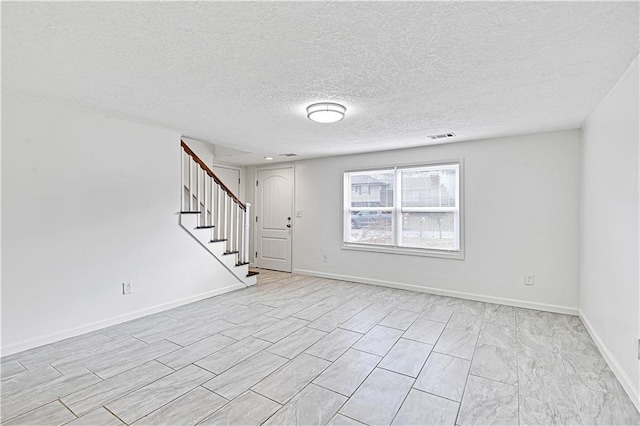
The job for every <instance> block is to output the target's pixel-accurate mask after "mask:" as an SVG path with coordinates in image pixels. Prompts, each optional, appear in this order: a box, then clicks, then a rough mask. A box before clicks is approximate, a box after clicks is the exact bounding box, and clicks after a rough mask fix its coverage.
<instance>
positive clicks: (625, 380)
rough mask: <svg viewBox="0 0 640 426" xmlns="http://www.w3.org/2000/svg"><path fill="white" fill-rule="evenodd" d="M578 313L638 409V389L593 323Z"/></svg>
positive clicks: (580, 312)
mask: <svg viewBox="0 0 640 426" xmlns="http://www.w3.org/2000/svg"><path fill="white" fill-rule="evenodd" d="M579 314H580V319H581V320H582V322H583V323H584V326H585V327H586V329H587V332H588V333H589V335H590V336H591V338H592V339H593V341H594V342H595V344H596V346H597V347H598V349H599V350H600V353H601V354H602V357H603V358H604V360H605V361H606V362H607V364H608V365H609V368H610V369H611V371H613V374H615V376H616V378H617V379H618V381H619V382H620V384H621V385H622V387H623V388H624V390H625V392H627V395H629V399H631V402H633V405H635V406H636V409H637V410H638V411H640V394H639V393H638V389H634V387H633V382H632V381H631V378H630V377H629V376H628V375H627V374H626V373H625V372H624V370H623V369H622V367H620V364H619V363H618V361H617V360H616V357H615V356H614V355H613V354H612V353H611V352H610V351H609V350H608V349H607V347H606V346H605V344H604V342H603V341H602V339H601V338H600V335H598V333H596V331H595V329H594V328H593V325H591V322H590V321H589V319H588V318H587V317H586V316H585V315H584V313H583V312H582V311H581V310H580V311H579Z"/></svg>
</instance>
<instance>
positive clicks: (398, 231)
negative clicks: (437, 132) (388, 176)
mask: <svg viewBox="0 0 640 426" xmlns="http://www.w3.org/2000/svg"><path fill="white" fill-rule="evenodd" d="M452 164H456V165H458V173H457V182H456V183H457V186H458V191H457V199H456V206H457V207H402V178H401V171H402V170H404V169H410V168H419V167H434V166H448V165H452ZM382 170H391V171H393V172H394V173H395V176H394V192H393V196H394V202H393V207H351V206H350V205H348V203H349V201H350V197H349V196H350V191H351V188H350V187H349V179H348V177H347V173H353V172H376V171H382ZM342 180H343V189H342V194H343V196H342V206H343V211H342V217H343V220H342V222H343V225H342V226H343V234H342V235H343V237H342V249H343V250H357V251H368V252H377V253H391V254H404V255H410V256H426V257H438V258H445V259H455V260H464V159H463V158H460V159H455V160H442V161H432V162H421V163H416V164H402V165H393V166H386V167H382V166H381V167H369V168H362V169H348V170H343V171H342ZM352 210H357V211H380V210H385V211H391V213H392V215H393V219H394V220H392V221H391V232H392V235H393V241H394V244H392V245H381V244H367V243H358V242H348V241H347V239H348V238H347V237H348V232H350V230H351V211H352ZM455 211H457V212H458V216H457V220H456V221H455V223H454V229H455V230H457V231H458V232H455V231H454V232H455V235H456V236H457V237H458V248H459V250H442V249H424V248H414V247H403V246H402V245H401V244H402V214H403V213H413V212H425V213H434V212H455Z"/></svg>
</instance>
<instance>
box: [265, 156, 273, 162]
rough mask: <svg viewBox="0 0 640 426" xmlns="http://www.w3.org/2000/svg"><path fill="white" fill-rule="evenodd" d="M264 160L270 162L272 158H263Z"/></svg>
mask: <svg viewBox="0 0 640 426" xmlns="http://www.w3.org/2000/svg"><path fill="white" fill-rule="evenodd" d="M264 159H265V160H267V161H271V160H273V157H264Z"/></svg>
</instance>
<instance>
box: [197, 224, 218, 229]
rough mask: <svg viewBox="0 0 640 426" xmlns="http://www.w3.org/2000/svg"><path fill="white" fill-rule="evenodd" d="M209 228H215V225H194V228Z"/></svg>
mask: <svg viewBox="0 0 640 426" xmlns="http://www.w3.org/2000/svg"><path fill="white" fill-rule="evenodd" d="M210 228H215V226H214V225H207V226H196V229H210Z"/></svg>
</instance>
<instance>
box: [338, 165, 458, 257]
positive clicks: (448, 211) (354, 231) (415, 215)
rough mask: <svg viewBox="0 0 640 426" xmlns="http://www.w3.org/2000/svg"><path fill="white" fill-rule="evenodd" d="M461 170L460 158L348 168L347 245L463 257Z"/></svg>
mask: <svg viewBox="0 0 640 426" xmlns="http://www.w3.org/2000/svg"><path fill="white" fill-rule="evenodd" d="M460 175H461V170H460V162H447V163H439V164H427V165H420V166H398V167H390V168H385V169H379V170H364V171H350V172H345V173H344V185H345V188H344V189H345V190H344V194H345V200H344V248H351V249H360V250H374V251H388V252H397V253H408V254H419V255H433V256H445V257H457V258H462V256H463V252H462V229H461V228H462V226H461V219H460V218H461V207H460V204H461V203H460V180H461V179H460ZM365 187H366V188H369V189H370V190H369V191H366V192H365V191H362V190H356V188H358V189H360V188H363V189H364V188H365Z"/></svg>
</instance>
